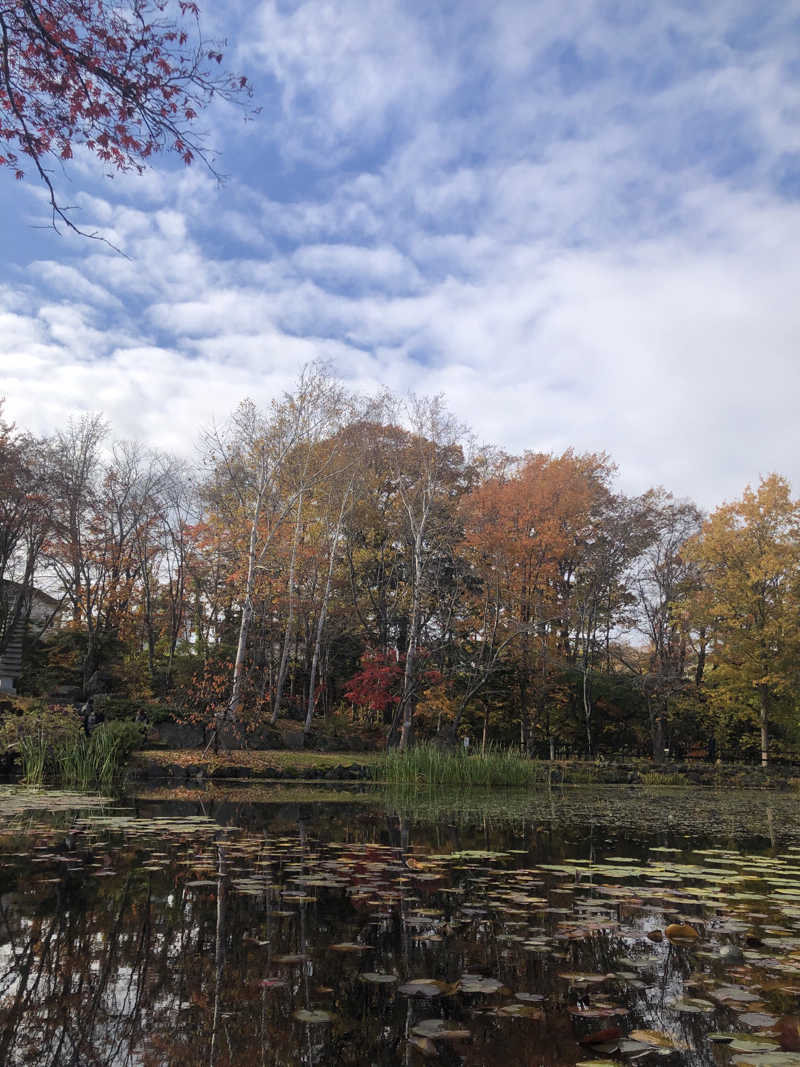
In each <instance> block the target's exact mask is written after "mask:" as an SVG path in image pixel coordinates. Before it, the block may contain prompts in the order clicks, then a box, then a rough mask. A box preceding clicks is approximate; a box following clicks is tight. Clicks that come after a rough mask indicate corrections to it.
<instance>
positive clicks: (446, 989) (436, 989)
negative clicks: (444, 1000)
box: [397, 978, 456, 997]
mask: <svg viewBox="0 0 800 1067" xmlns="http://www.w3.org/2000/svg"><path fill="white" fill-rule="evenodd" d="M455 988H456V987H455V986H454V985H449V984H448V983H447V982H440V981H438V980H437V979H435V978H414V979H413V980H412V981H410V982H405V983H404V984H403V985H401V986H398V987H397V992H398V993H402V994H403V996H406V997H441V996H445V995H449V994H451V993H453V992H455Z"/></svg>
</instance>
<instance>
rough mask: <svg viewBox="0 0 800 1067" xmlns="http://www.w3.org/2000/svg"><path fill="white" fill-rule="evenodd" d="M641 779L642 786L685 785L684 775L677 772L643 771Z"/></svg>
mask: <svg viewBox="0 0 800 1067" xmlns="http://www.w3.org/2000/svg"><path fill="white" fill-rule="evenodd" d="M641 777H642V784H643V785H686V775H685V774H681V773H680V772H679V771H675V772H674V773H668V772H666V771H645V772H644V773H643V774H642V776H641Z"/></svg>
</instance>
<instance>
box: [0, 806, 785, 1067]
mask: <svg viewBox="0 0 800 1067" xmlns="http://www.w3.org/2000/svg"><path fill="white" fill-rule="evenodd" d="M76 803H79V802H78V801H76V799H75V798H70V797H69V796H65V795H64V794H45V795H42V794H40V795H34V796H31V795H30V794H24V793H20V792H18V791H13V790H5V791H1V790H0V862H1V863H2V868H1V871H2V873H1V874H0V1065H3V1067H5V1065H12V1064H13V1065H16V1064H30V1065H36V1067H39V1065H42V1067H44V1065H52V1067H58V1065H62V1064H63V1065H75V1067H84V1065H87V1067H88V1065H108V1067H110V1065H128V1064H131V1065H132V1064H142V1065H154V1067H155V1065H162V1064H176V1065H177V1064H187V1065H189V1064H191V1065H195V1064H208V1065H212V1067H213V1065H216V1067H231V1065H234V1064H236V1065H242V1067H245V1065H246V1067H250V1065H253V1067H256V1065H294V1064H308V1065H311V1064H315V1065H317V1064H332V1065H338V1064H357V1065H361V1064H363V1065H384V1064H385V1065H390V1064H408V1065H415V1064H423V1063H434V1064H442V1065H456V1064H459V1065H462V1064H463V1065H475V1067H477V1065H485V1067H511V1065H516V1064H519V1065H557V1064H564V1065H573V1064H578V1063H595V1062H597V1063H601V1062H604V1061H608V1062H609V1063H629V1064H634V1063H635V1064H640V1065H644V1067H648V1065H650V1064H664V1065H697V1067H699V1065H712V1064H718V1065H727V1064H733V1063H740V1064H744V1063H748V1064H760V1065H762V1067H796V1065H797V1064H798V1063H800V1051H798V1050H800V1020H798V1019H797V1018H796V1015H798V1014H800V811H798V807H799V805H798V803H797V799H796V798H795V797H794V796H792V795H775V796H772V795H769V794H766V793H756V792H752V793H732V794H727V795H722V794H716V793H713V792H698V791H695V792H688V791H675V790H664V791H655V790H653V791H649V792H648V791H644V790H641V789H629V790H626V789H620V788H616V789H613V788H612V789H606V790H582V789H572V790H563V791H560V792H553V793H546V792H545V793H540V794H536V795H524V794H518V793H511V792H504V791H493V792H492V793H490V794H485V795H480V794H476V793H469V794H462V795H460V796H453V795H441V794H440V795H434V796H431V795H414V796H411V795H408V794H395V795H382V794H376V793H358V792H354V793H352V794H350V795H348V794H342V793H339V794H336V795H335V798H331V796H330V794H327V793H326V792H325V791H324V790H319V791H314V790H313V789H311V788H309V787H298V788H296V789H291V788H288V789H287V788H281V789H275V790H274V791H273V790H270V789H268V788H264V787H259V788H258V789H247V788H244V787H240V788H237V789H234V790H231V791H228V792H226V791H225V790H220V789H216V788H209V790H207V791H205V792H199V791H197V792H181V793H180V794H176V793H171V794H170V793H166V792H159V791H153V792H151V793H150V794H146V795H143V796H139V797H136V798H131V799H130V800H128V801H127V802H126V805H125V806H121V805H119V804H114V805H112V804H100V803H97V802H91V801H84V802H83V805H82V806H78V807H76V806H75V805H76ZM673 923H674V924H682V925H684V926H690V927H691V928H692V929H691V930H690V931H689V932H688V933H689V935H691V933H693V932H695V933H696V934H697V935H699V936H697V937H696V938H693V939H687V938H683V939H681V938H678V939H672V940H671V939H669V938H664V939H662V940H658V941H653V940H650V939H649V938H648V937H647V934H648V932H650V933H652V932H654V931H663V930H664V929H665V928H666V927H667V926H668V925H669V924H673ZM684 933H686V931H684ZM654 936H657V935H655V934H654ZM719 1032H723V1033H724V1034H727V1035H728V1036H727V1039H726V1040H725V1041H722V1040H717V1039H711V1037H710V1036H709V1035H711V1034H718V1033H719ZM731 1042H732V1043H731ZM765 1057H766V1058H765Z"/></svg>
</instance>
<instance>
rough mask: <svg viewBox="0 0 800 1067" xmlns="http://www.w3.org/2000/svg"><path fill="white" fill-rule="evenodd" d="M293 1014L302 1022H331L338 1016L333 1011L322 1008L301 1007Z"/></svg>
mask: <svg viewBox="0 0 800 1067" xmlns="http://www.w3.org/2000/svg"><path fill="white" fill-rule="evenodd" d="M292 1014H293V1016H294V1018H295V1019H297V1021H298V1022H300V1023H312V1024H315V1023H329V1022H332V1021H333V1020H334V1019H335V1018H336V1016H335V1015H334V1014H333V1012H330V1011H323V1010H322V1008H300V1009H299V1010H298V1011H295V1012H293V1013H292Z"/></svg>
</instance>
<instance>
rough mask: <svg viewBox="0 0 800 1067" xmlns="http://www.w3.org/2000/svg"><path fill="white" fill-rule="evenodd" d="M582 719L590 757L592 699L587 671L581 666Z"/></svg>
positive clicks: (590, 756)
mask: <svg viewBox="0 0 800 1067" xmlns="http://www.w3.org/2000/svg"><path fill="white" fill-rule="evenodd" d="M583 719H584V723H585V725H586V755H587V756H588V757H589V759H591V758H592V701H591V697H590V695H589V671H588V668H587V667H586V666H584V668H583Z"/></svg>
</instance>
